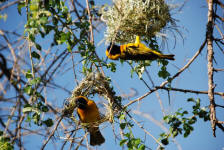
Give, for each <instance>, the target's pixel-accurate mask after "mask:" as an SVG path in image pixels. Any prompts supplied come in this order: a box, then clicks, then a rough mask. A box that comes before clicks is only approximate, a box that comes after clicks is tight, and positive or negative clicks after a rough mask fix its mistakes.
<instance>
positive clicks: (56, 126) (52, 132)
mask: <svg viewBox="0 0 224 150" xmlns="http://www.w3.org/2000/svg"><path fill="white" fill-rule="evenodd" d="M62 119H63V116H60V118H59V120H58V122H57V124H56V125H55V127H54V129H53V130H52V131H51V134H50V135H49V136H48V138H47V140H46V141H45V142H44V144H43V145H42V147H41V150H44V148H45V146H46V145H47V143H48V142H49V140H50V139H51V137H52V136H53V135H54V133H55V131H56V130H57V128H58V125H59V123H60V122H61V120H62Z"/></svg>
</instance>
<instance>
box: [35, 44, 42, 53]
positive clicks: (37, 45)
mask: <svg viewBox="0 0 224 150" xmlns="http://www.w3.org/2000/svg"><path fill="white" fill-rule="evenodd" d="M35 46H36V48H37V49H38V50H39V51H41V46H40V45H39V44H37V43H35Z"/></svg>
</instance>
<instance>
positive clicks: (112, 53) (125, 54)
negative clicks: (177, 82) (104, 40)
mask: <svg viewBox="0 0 224 150" xmlns="http://www.w3.org/2000/svg"><path fill="white" fill-rule="evenodd" d="M106 56H107V57H108V58H109V59H113V60H117V59H119V58H120V59H124V60H155V59H169V60H175V59H174V55H172V54H171V55H164V54H161V53H159V52H158V51H155V50H152V49H150V48H148V47H147V46H145V45H144V44H143V43H141V42H140V37H139V36H136V40H135V43H128V44H125V45H120V46H118V45H115V44H114V45H112V44H110V46H108V48H107V50H106Z"/></svg>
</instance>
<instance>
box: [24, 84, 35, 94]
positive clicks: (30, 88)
mask: <svg viewBox="0 0 224 150" xmlns="http://www.w3.org/2000/svg"><path fill="white" fill-rule="evenodd" d="M24 92H25V93H27V94H28V95H31V94H32V93H33V89H32V86H31V85H28V86H26V87H25V88H24Z"/></svg>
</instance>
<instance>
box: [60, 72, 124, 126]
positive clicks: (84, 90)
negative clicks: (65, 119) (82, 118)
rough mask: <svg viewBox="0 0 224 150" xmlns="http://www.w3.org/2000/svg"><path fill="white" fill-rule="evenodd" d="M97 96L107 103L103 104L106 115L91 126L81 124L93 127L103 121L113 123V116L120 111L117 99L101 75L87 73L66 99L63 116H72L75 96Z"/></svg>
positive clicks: (106, 79) (106, 80)
mask: <svg viewBox="0 0 224 150" xmlns="http://www.w3.org/2000/svg"><path fill="white" fill-rule="evenodd" d="M95 94H98V95H100V96H102V97H104V99H106V100H107V101H108V103H107V104H105V108H106V114H103V115H102V119H101V120H99V121H97V122H94V123H92V124H91V125H89V124H86V123H83V124H82V125H84V126H93V125H95V124H96V125H97V124H100V123H102V122H105V121H108V120H109V121H110V122H113V117H114V115H115V114H117V113H119V112H120V111H121V103H120V101H119V98H118V97H117V96H115V92H114V91H113V89H112V88H111V87H110V84H109V81H108V78H106V77H104V76H103V75H102V74H101V73H99V72H97V73H93V72H92V73H89V74H88V75H87V76H86V77H85V78H84V79H83V80H82V81H81V82H80V83H79V85H78V86H77V87H76V88H75V89H74V90H73V92H72V95H71V97H70V98H69V99H68V104H67V105H66V106H65V108H64V110H63V112H64V115H68V114H72V113H73V112H74V110H75V108H76V104H75V103H76V102H75V98H76V97H77V96H86V97H87V98H88V97H89V96H91V95H95Z"/></svg>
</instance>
